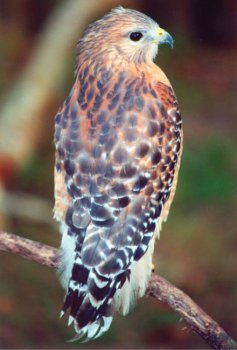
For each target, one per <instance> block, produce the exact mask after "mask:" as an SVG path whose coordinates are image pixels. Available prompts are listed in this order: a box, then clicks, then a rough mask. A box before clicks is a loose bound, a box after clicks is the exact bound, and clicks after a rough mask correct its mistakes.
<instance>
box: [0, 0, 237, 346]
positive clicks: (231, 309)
mask: <svg viewBox="0 0 237 350" xmlns="http://www.w3.org/2000/svg"><path fill="white" fill-rule="evenodd" d="M119 4H121V5H124V6H125V7H126V6H127V7H132V8H134V9H138V10H141V11H143V12H144V13H146V14H148V15H150V16H152V17H153V18H154V19H155V20H156V21H158V23H159V24H160V25H161V26H162V27H163V28H164V29H166V30H167V31H168V32H170V34H172V36H173V37H174V39H175V47H174V49H173V50H171V49H170V48H169V47H165V46H163V47H161V49H160V51H159V57H158V59H157V63H158V64H159V65H160V67H161V68H162V69H163V70H164V71H165V73H166V74H167V76H168V78H169V79H170V81H171V83H172V85H173V87H174V89H175V92H176V94H177V97H178V100H179V104H180V108H181V111H182V115H183V125H184V137H185V138H184V152H183V157H182V162H181V170H180V175H179V183H178V188H177V193H176V196H175V200H174V203H173V205H172V209H171V213H170V215H169V220H168V222H167V223H166V224H165V225H163V230H162V234H161V239H160V241H159V242H158V244H157V246H156V253H157V254H156V258H155V265H156V271H157V272H158V273H159V274H161V275H162V276H164V277H165V278H167V279H168V280H170V281H171V282H172V283H174V284H175V285H176V286H177V287H179V288H181V289H182V290H184V291H185V292H187V293H188V294H189V295H190V296H191V297H192V298H193V300H195V301H196V302H197V303H198V304H199V305H200V306H201V307H202V308H203V309H204V310H205V311H206V312H207V313H209V314H210V316H212V317H213V318H214V319H215V320H216V321H217V322H218V323H219V324H220V325H221V326H222V327H223V328H224V329H225V330H226V331H227V332H228V333H229V334H230V335H231V336H232V337H235V336H236V334H237V317H236V314H237V293H236V292H237V262H236V247H237V236H236V226H237V215H236V204H237V199H236V176H237V161H236V154H237V142H236V141H237V132H236V130H237V95H236V91H237V2H236V0H233V1H232V0H225V1H224V0H216V1H212V0H208V1H204V0H180V1H173V0H157V1H149V0H144V1H132V0H131V1H116V0H111V1H109V0H105V1H103V0H88V1H87V0H81V1H80V0H69V1H66V0H65V1H58V0H41V1H40V0H9V1H7V0H0V224H1V227H0V228H1V229H2V230H6V231H8V232H13V233H16V234H19V235H22V236H24V237H27V238H30V239H34V240H38V241H41V242H44V243H47V244H50V245H53V246H59V242H60V237H59V234H58V227H57V224H56V223H54V222H53V220H52V209H53V167H54V147H53V144H52V140H53V121H54V120H53V117H54V115H55V114H56V112H57V109H58V107H59V106H60V104H62V102H63V100H64V99H65V98H66V96H67V94H68V92H69V90H70V87H71V85H72V83H73V70H74V47H75V44H76V40H77V39H78V38H79V37H80V36H81V34H82V33H81V29H84V28H85V26H86V25H87V24H89V23H90V22H91V21H92V20H94V19H96V18H98V17H100V16H101V15H103V13H104V12H105V11H107V10H109V9H110V8H111V7H113V6H116V5H119ZM73 6H76V7H78V12H76V13H75V9H73V11H72V9H71V12H70V7H71V8H73ZM60 11H61V12H60ZM64 12H65V16H64ZM66 12H67V15H66ZM60 16H61V17H60ZM70 16H72V17H73V16H74V17H73V20H70ZM59 19H60V20H59ZM61 20H62V23H61V22H60V21H61ZM56 25H58V27H57V28H58V29H57V30H56V29H55V28H56ZM79 25H81V27H82V28H80V30H79V29H78V30H77V26H79ZM54 26H55V28H54V29H52V28H53V27H54ZM73 26H74V27H73ZM75 28H76V29H75ZM78 28H79V27H78ZM70 30H71V32H69V31H70ZM51 32H54V35H51V34H52V33H51ZM50 33H51V34H50ZM50 35H51V36H50ZM44 38H50V40H51V41H50V40H49V41H48V42H47V40H44ZM57 42H58V43H59V44H58V46H55V48H54V45H56V43H57ZM65 42H66V44H67V46H65V44H63V43H65ZM44 45H45V48H44ZM60 45H62V48H61V51H60V47H61V46H60ZM63 45H64V46H63ZM39 47H41V51H40V49H39ZM65 47H66V48H67V49H65ZM49 48H51V49H52V48H53V52H51V51H50V50H49ZM57 50H59V51H57ZM39 52H41V56H40V54H39ZM44 54H45V56H47V54H48V55H49V57H50V58H51V59H49V60H48V61H47V59H46V64H42V66H41V63H40V62H41V61H40V59H39V61H37V60H38V58H39V56H40V57H41V59H42V57H44ZM42 60H43V59H42ZM57 64H58V65H60V66H59V68H58V71H57V72H56V73H55V74H54V75H53V72H54V70H55V69H56V68H57V67H56V66H57ZM31 65H33V66H34V67H36V71H37V70H38V71H40V74H39V75H37V76H36V75H35V76H34V74H33V73H32V72H31V74H29V67H30V66H31ZM41 67H42V69H41ZM38 71H37V72H38ZM46 78H48V80H49V82H50V84H52V85H50V84H48V85H47V86H48V87H46V84H45V87H44V79H46ZM40 86H41V87H42V90H43V91H46V92H47V94H46V96H43V95H42V94H40V92H39V91H38V90H36V91H35V94H33V93H32V94H31V92H32V91H33V90H34V88H38V87H40ZM27 89H28V90H27ZM47 89H48V90H47ZM28 91H29V92H30V93H28ZM22 101H23V102H22ZM37 103H38V104H37ZM27 106H28V107H29V106H30V107H32V106H34V108H33V107H32V108H33V109H32V110H31V109H30V108H28V107H27ZM27 108H28V109H27ZM62 300H63V290H62V289H61V286H60V284H59V281H58V279H57V277H56V274H55V271H53V270H52V269H49V268H46V267H42V266H39V265H37V264H35V263H31V262H29V261H26V260H24V259H22V258H20V257H18V256H12V255H9V254H6V253H0V348H65V349H71V348H118V347H120V348H156V349H157V348H166V349H174V348H207V346H206V344H205V343H204V342H203V341H202V340H201V339H200V338H199V337H198V336H196V335H195V334H193V333H192V331H191V330H189V329H188V328H187V327H186V325H185V324H184V323H183V322H182V321H180V320H179V317H178V316H177V314H175V313H174V312H173V311H172V310H170V309H169V308H168V307H166V306H164V305H163V304H161V303H159V302H158V301H155V300H153V299H152V298H150V297H145V298H143V299H142V300H140V301H139V303H138V305H137V306H136V308H135V309H134V310H132V311H131V312H130V314H129V315H128V316H127V317H121V316H116V317H115V319H114V321H113V324H112V327H111V329H110V331H109V332H107V333H106V335H104V336H103V337H101V338H100V339H98V340H96V341H94V342H91V343H89V344H88V343H87V344H83V345H81V344H79V343H67V342H65V341H66V340H68V339H70V338H71V337H72V335H73V330H72V329H70V328H68V327H67V325H66V320H59V311H60V308H61V305H62Z"/></svg>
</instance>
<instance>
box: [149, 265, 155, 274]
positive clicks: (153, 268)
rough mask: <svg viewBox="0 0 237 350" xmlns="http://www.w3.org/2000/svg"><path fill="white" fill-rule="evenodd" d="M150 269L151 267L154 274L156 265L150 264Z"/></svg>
mask: <svg viewBox="0 0 237 350" xmlns="http://www.w3.org/2000/svg"><path fill="white" fill-rule="evenodd" d="M149 267H150V269H151V271H152V272H154V271H155V265H154V264H150V266H149Z"/></svg>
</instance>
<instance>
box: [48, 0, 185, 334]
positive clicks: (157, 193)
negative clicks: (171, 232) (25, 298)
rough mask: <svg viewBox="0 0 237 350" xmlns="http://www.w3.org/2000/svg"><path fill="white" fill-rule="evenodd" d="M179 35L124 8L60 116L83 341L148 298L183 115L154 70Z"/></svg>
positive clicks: (89, 55)
mask: <svg viewBox="0 0 237 350" xmlns="http://www.w3.org/2000/svg"><path fill="white" fill-rule="evenodd" d="M163 43H168V44H170V45H172V44H173V40H172V37H171V36H170V35H169V34H168V33H167V32H165V31H164V30H163V29H161V28H160V27H159V25H158V24H157V23H156V22H155V21H154V20H152V19H151V18H149V17H147V16H146V15H144V14H142V13H140V12H138V11H135V10H130V9H124V8H122V7H117V8H115V9H113V10H112V11H111V12H110V13H108V14H106V15H105V16H104V17H103V18H102V19H100V20H98V21H96V22H95V23H93V24H91V25H90V26H89V27H88V29H87V30H86V31H85V33H84V35H83V37H82V38H81V39H80V40H79V42H78V45H77V62H76V80H75V84H74V85H73V87H72V90H71V92H70V94H69V96H68V98H67V99H66V101H65V103H64V105H63V107H62V108H61V110H60V111H59V113H58V114H57V115H56V117H55V127H56V130H55V145H56V166H55V218H56V219H57V220H58V221H60V223H61V232H62V244H61V249H62V256H61V263H60V274H61V280H62V284H63V286H64V288H65V289H66V297H65V301H64V305H63V309H62V315H63V314H64V313H65V312H66V311H67V310H69V312H70V316H69V324H70V323H71V322H73V323H74V326H75V331H76V332H77V333H78V334H77V335H76V337H75V339H80V338H81V337H83V336H84V338H85V339H86V340H88V339H93V338H97V337H99V336H100V335H101V334H103V333H104V332H105V331H107V330H108V328H109V327H110V324H111V321H112V318H113V314H114V310H118V311H120V312H121V313H122V314H126V313H127V312H128V311H129V309H130V307H131V306H132V305H133V304H134V302H135V301H136V299H137V298H138V297H141V296H143V295H144V293H145V291H146V287H147V284H148V280H149V277H150V274H151V265H152V255H153V250H154V242H155V238H157V237H159V231H160V227H161V223H162V221H164V220H166V218H167V215H168V212H169V208H170V205H171V202H172V199H173V197H174V193H175V187H176V183H177V176H178V169H179V163H180V156H181V148H182V146H181V145H182V131H181V124H182V121H181V115H180V112H179V109H178V103H177V100H176V97H175V95H174V92H173V89H172V87H171V85H170V82H169V81H168V79H167V78H166V76H165V74H164V73H163V72H162V71H161V69H160V68H159V67H157V66H156V65H155V64H154V63H153V59H154V58H155V56H156V54H157V51H158V47H159V45H160V44H163Z"/></svg>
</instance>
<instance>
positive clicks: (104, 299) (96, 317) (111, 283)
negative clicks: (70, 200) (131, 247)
mask: <svg viewBox="0 0 237 350" xmlns="http://www.w3.org/2000/svg"><path fill="white" fill-rule="evenodd" d="M61 231H62V234H63V237H62V244H61V248H62V255H61V265H60V267H59V273H60V277H61V282H62V285H63V287H64V288H65V289H66V291H67V294H66V296H65V300H64V305H63V308H62V311H61V317H62V316H63V315H64V314H65V313H66V312H67V311H68V310H69V319H68V325H71V324H72V323H73V324H74V328H75V331H76V333H77V334H76V336H75V337H74V338H73V339H72V341H75V340H81V341H82V342H85V341H88V340H92V339H95V338H98V337H100V336H101V335H102V334H103V333H105V332H106V331H107V330H108V329H109V327H110V325H111V322H112V319H113V315H114V312H115V310H116V311H119V312H120V313H122V314H127V313H128V311H129V309H130V308H131V307H132V306H134V304H135V303H136V300H137V298H138V297H142V296H143V295H144V293H145V290H146V287H147V283H148V279H149V276H150V273H151V269H150V265H151V263H152V254H153V249H154V240H152V241H151V245H150V248H149V249H148V251H147V253H146V254H145V255H144V257H143V258H142V259H140V260H139V261H138V262H136V264H134V265H133V266H132V267H131V271H130V273H129V275H128V274H127V275H126V274H124V273H122V274H118V275H117V276H114V277H113V278H111V277H106V276H105V275H103V276H102V275H101V273H99V271H98V269H97V268H96V267H92V268H90V267H85V265H84V264H83V263H82V259H81V257H80V255H79V254H80V253H78V250H77V249H76V247H77V239H78V238H77V237H76V236H73V235H71V236H70V235H68V227H67V226H66V225H65V224H63V225H62V226H61Z"/></svg>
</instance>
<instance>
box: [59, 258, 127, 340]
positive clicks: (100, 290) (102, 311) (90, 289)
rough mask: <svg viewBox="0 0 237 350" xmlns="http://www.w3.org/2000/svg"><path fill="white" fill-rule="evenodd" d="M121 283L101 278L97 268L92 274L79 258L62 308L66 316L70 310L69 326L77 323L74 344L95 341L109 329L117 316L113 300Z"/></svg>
mask: <svg viewBox="0 0 237 350" xmlns="http://www.w3.org/2000/svg"><path fill="white" fill-rule="evenodd" d="M120 282H121V280H120ZM120 282H119V283H118V280H113V281H112V280H111V279H110V278H106V277H104V276H101V275H100V274H99V273H98V271H97V270H96V268H92V269H91V270H88V268H86V267H84V266H83V264H82V263H81V260H80V258H78V257H77V258H76V260H75V263H74V265H73V269H72V277H71V279H70V282H69V287H68V292H67V295H66V297H65V301H64V305H63V308H62V315H63V314H64V313H65V312H66V311H67V310H68V309H69V310H70V316H69V321H68V324H69V325H70V324H71V323H74V328H75V331H76V333H77V335H76V336H75V337H74V338H73V339H72V341H74V340H78V339H81V341H83V342H85V341H88V340H91V339H95V338H98V337H99V336H101V335H102V334H103V333H104V332H106V331H107V330H108V329H109V327H110V325H111V322H112V319H113V313H114V302H113V296H114V294H115V292H116V289H117V288H118V284H120Z"/></svg>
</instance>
